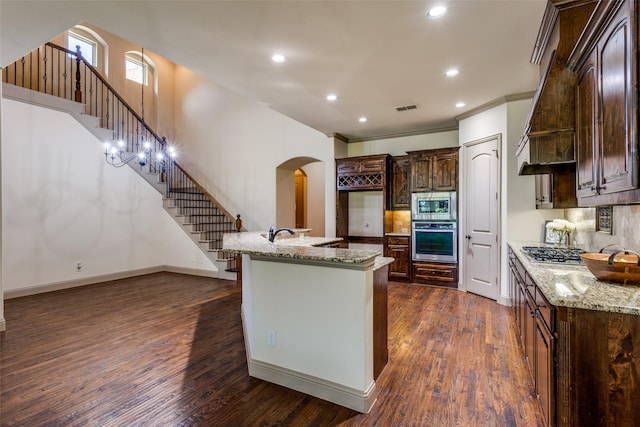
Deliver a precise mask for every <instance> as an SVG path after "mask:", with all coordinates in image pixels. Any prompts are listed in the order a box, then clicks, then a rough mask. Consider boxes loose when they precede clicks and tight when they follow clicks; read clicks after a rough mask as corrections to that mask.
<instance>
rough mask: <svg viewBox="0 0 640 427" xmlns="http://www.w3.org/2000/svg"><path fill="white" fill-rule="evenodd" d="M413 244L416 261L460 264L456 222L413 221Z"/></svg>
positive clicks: (413, 254)
mask: <svg viewBox="0 0 640 427" xmlns="http://www.w3.org/2000/svg"><path fill="white" fill-rule="evenodd" d="M411 243H412V258H413V260H414V261H435V262H450V263H455V262H458V230H457V224H456V221H413V222H412V224H411Z"/></svg>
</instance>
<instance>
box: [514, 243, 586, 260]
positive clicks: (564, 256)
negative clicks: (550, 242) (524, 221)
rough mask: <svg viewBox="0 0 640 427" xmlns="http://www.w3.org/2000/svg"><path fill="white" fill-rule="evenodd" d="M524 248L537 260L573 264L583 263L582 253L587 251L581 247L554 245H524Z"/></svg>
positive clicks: (530, 256) (532, 258)
mask: <svg viewBox="0 0 640 427" xmlns="http://www.w3.org/2000/svg"><path fill="white" fill-rule="evenodd" d="M522 250H523V251H524V252H525V253H526V254H527V255H528V256H529V258H531V260H533V261H536V262H545V263H554V264H572V265H582V264H583V262H582V259H581V258H580V254H583V253H585V251H583V250H582V249H580V248H570V247H553V246H523V247H522Z"/></svg>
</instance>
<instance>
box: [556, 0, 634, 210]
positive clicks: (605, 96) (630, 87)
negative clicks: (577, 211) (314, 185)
mask: <svg viewBox="0 0 640 427" xmlns="http://www.w3.org/2000/svg"><path fill="white" fill-rule="evenodd" d="M634 7H635V2H634V1H632V0H611V1H599V2H598V4H597V6H596V8H595V10H594V12H593V16H592V17H591V19H590V21H589V23H588V24H587V27H586V28H585V30H584V32H583V35H582V37H581V38H580V40H579V41H578V43H577V45H576V48H575V50H574V52H573V54H572V55H571V58H570V59H569V64H568V66H569V68H570V69H572V70H574V71H576V72H577V77H578V82H577V86H576V98H575V99H576V131H577V132H576V145H577V147H576V148H577V149H576V153H577V166H576V180H577V195H578V203H579V205H580V206H596V205H605V204H625V203H638V202H640V190H638V188H639V185H638V184H639V183H638V131H637V120H636V117H637V114H638V110H637V102H636V100H637V96H638V92H637V71H638V70H637V55H638V52H637V46H638V37H637V34H638V24H637V21H636V20H635V19H636V18H634V17H635V13H636V12H635V11H634Z"/></svg>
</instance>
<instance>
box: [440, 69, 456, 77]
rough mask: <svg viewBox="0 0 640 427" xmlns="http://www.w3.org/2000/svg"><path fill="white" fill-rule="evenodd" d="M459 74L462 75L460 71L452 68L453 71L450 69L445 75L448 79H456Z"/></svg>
mask: <svg viewBox="0 0 640 427" xmlns="http://www.w3.org/2000/svg"><path fill="white" fill-rule="evenodd" d="M458 74H460V71H458V69H457V68H452V69H450V70H447V71H446V72H445V73H444V75H445V76H447V77H455V76H457V75H458Z"/></svg>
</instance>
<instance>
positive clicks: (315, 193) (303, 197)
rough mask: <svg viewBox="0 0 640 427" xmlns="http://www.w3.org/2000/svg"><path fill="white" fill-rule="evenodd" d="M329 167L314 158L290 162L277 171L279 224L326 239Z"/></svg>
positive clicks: (277, 216) (277, 213)
mask: <svg viewBox="0 0 640 427" xmlns="http://www.w3.org/2000/svg"><path fill="white" fill-rule="evenodd" d="M324 201H325V164H324V162H322V161H320V160H318V159H315V158H312V157H296V158H293V159H289V160H287V161H286V162H284V163H282V164H280V165H279V166H278V167H277V168H276V224H277V225H278V226H279V227H290V228H310V229H311V232H310V235H312V236H324V235H325V203H324Z"/></svg>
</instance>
